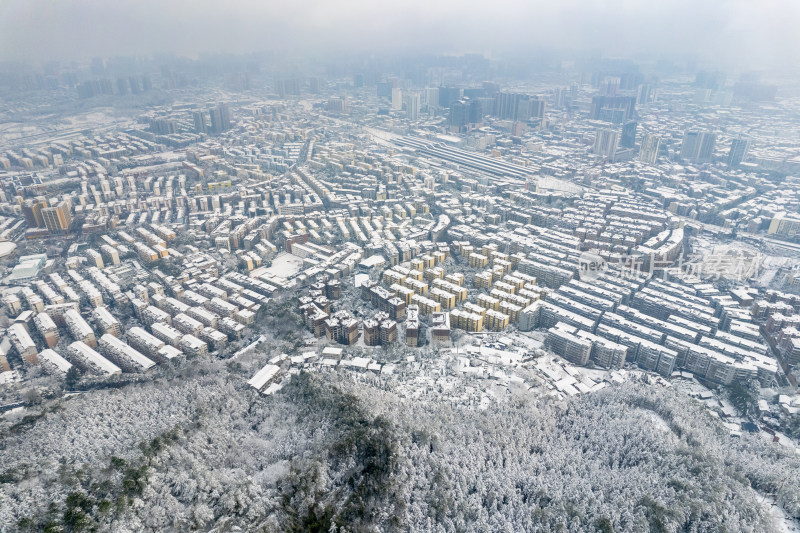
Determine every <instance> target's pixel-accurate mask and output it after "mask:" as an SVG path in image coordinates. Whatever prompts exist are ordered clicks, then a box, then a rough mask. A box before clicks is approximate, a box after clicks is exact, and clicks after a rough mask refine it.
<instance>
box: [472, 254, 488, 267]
mask: <svg viewBox="0 0 800 533" xmlns="http://www.w3.org/2000/svg"><path fill="white" fill-rule="evenodd" d="M488 264H489V258H488V257H486V256H485V255H481V254H475V253H472V254H470V255H469V266H471V267H472V268H484V267H486V265H488Z"/></svg>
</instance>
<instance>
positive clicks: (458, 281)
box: [444, 272, 464, 287]
mask: <svg viewBox="0 0 800 533" xmlns="http://www.w3.org/2000/svg"><path fill="white" fill-rule="evenodd" d="M444 279H445V281H449V282H450V283H452V284H453V285H458V286H459V287H463V286H464V274H461V273H459V272H453V273H452V274H448V275H446V276H445V277H444Z"/></svg>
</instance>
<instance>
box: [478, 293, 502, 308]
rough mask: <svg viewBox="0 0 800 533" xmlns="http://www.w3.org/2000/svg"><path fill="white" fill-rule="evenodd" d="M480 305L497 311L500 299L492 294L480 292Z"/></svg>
mask: <svg viewBox="0 0 800 533" xmlns="http://www.w3.org/2000/svg"><path fill="white" fill-rule="evenodd" d="M478 305H480V306H481V307H484V308H486V309H487V310H488V309H491V310H493V311H497V308H498V306H499V305H500V300H498V299H497V298H494V297H492V296H489V295H488V294H479V295H478Z"/></svg>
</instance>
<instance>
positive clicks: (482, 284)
mask: <svg viewBox="0 0 800 533" xmlns="http://www.w3.org/2000/svg"><path fill="white" fill-rule="evenodd" d="M472 283H473V284H474V285H475V288H476V289H487V290H488V289H489V288H491V286H492V273H491V272H479V273H477V274H475V277H474V278H473V279H472Z"/></svg>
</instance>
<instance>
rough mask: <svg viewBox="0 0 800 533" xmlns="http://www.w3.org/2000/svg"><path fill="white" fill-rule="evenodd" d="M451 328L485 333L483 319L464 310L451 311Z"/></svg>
mask: <svg viewBox="0 0 800 533" xmlns="http://www.w3.org/2000/svg"><path fill="white" fill-rule="evenodd" d="M450 327H452V328H459V329H463V330H464V331H469V332H471V333H477V332H479V331H483V317H482V316H481V315H478V314H476V313H470V312H469V311H464V310H463V309H453V310H452V311H450Z"/></svg>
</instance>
